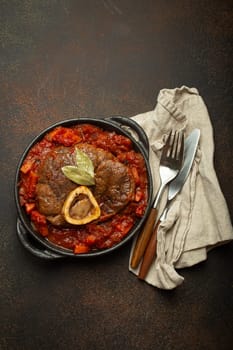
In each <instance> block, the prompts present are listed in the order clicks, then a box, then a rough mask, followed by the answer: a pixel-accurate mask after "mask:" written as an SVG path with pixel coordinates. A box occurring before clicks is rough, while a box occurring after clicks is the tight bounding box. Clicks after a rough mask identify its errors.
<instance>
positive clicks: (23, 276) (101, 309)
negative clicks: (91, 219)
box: [0, 0, 233, 350]
mask: <svg viewBox="0 0 233 350" xmlns="http://www.w3.org/2000/svg"><path fill="white" fill-rule="evenodd" d="M0 5H1V21H0V81H1V94H0V123H1V129H0V130H1V137H0V146H1V147H0V152H1V180H0V181H1V182H0V183H1V199H2V200H1V221H0V223H1V239H0V278H1V282H0V349H1V350H8V349H10V350H11V349H13V350H18V349H19V350H21V349H22V350H31V349H40V350H43V349H73V348H76V349H89V350H92V349H93V350H94V349H109V350H114V349H126V350H128V349H129V350H131V349H132V350H133V349H140V350H141V349H145V350H147V349H148V350H149V349H160V350H163V349H166V350H169V349H172V350H174V349H179V350H181V349H193V350H194V349H195V350H196V349H202V350H210V349H211V350H212V349H216V350H217V349H218V350H220V349H224V350H225V349H232V342H233V333H232V320H233V244H232V243H230V244H229V245H226V246H223V247H221V248H218V249H216V250H214V251H212V252H210V254H209V259H208V261H207V262H204V263H202V264H200V265H198V266H195V267H193V268H191V269H188V270H184V271H182V273H183V275H184V277H185V282H184V284H183V285H182V286H180V287H179V288H178V289H177V290H175V291H172V292H164V291H159V290H156V289H154V288H152V287H150V286H148V285H146V284H145V283H143V282H140V281H138V280H137V279H136V278H135V277H134V276H133V275H132V274H130V273H129V272H128V269H127V265H128V257H129V250H130V244H128V245H127V246H125V247H124V248H122V249H121V250H119V251H118V252H115V253H114V254H112V255H111V256H106V257H104V258H101V259H99V258H98V259H97V260H94V261H93V260H91V261H83V260H82V261H68V260H66V261H56V262H45V261H42V260H40V259H38V258H36V257H33V256H31V255H30V254H29V253H28V252H27V251H25V250H24V248H23V247H22V246H21V245H20V243H19V242H18V240H17V239H16V209H15V205H14V197H13V184H14V173H15V169H16V165H17V162H18V159H19V157H20V155H21V153H22V152H23V150H24V148H25V147H26V145H27V144H28V143H29V142H30V141H31V139H32V138H33V137H34V136H35V135H36V134H37V133H38V132H40V131H41V130H42V129H44V128H45V127H47V126H49V125H50V124H51V123H53V122H57V121H60V120H63V119H67V118H70V117H77V116H89V117H92V116H101V117H104V116H108V115H112V114H119V115H126V116H132V115H135V114H137V113H139V112H145V111H148V110H150V109H152V108H153V107H154V105H155V103H156V96H157V94H158V92H159V90H160V89H161V88H174V87H176V86H181V85H187V86H195V87H196V88H198V90H199V92H200V94H201V95H202V96H203V98H204V100H205V102H206V104H207V107H208V110H209V113H210V115H211V120H212V124H213V128H214V133H215V167H216V172H217V175H218V177H219V182H220V185H221V188H222V191H223V193H224V196H225V198H226V200H227V204H228V207H229V210H230V213H231V218H233V187H232V182H233V175H232V174H233V172H232V170H233V169H232V149H233V137H232V136H233V134H232V130H233V118H232V106H233V104H232V94H233V85H232V36H233V23H232V15H233V13H232V12H233V11H232V1H227V0H223V1H218V0H213V1H206V0H202V1H185V0H181V1H169V2H168V1H164V0H158V1H154V0H147V1H141V0H140V1H139V0H99V1H94V0H85V1H82V0H73V1H72V0H51V1H45V0H41V1H36V0H22V1H19V0H13V1H4V0H1V1H0Z"/></svg>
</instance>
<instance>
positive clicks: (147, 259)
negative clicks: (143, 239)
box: [138, 220, 160, 280]
mask: <svg viewBox="0 0 233 350" xmlns="http://www.w3.org/2000/svg"><path fill="white" fill-rule="evenodd" d="M159 224H160V220H159V221H158V222H157V224H156V226H155V229H154V231H153V233H152V235H151V238H150V241H149V243H148V245H147V247H146V250H145V253H144V256H143V260H142V263H141V266H140V270H139V274H138V278H139V279H142V280H144V279H145V278H146V275H147V273H148V271H149V268H150V266H151V264H152V262H153V260H154V259H155V257H156V247H157V230H158V227H159Z"/></svg>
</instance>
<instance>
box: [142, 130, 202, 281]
mask: <svg viewBox="0 0 233 350" xmlns="http://www.w3.org/2000/svg"><path fill="white" fill-rule="evenodd" d="M199 139H200V130H199V129H194V130H193V131H192V132H191V134H190V135H189V136H188V137H187V139H186V140H185V143H184V164H183V167H182V168H181V170H180V172H179V174H178V175H177V177H176V178H175V179H174V180H173V181H172V182H171V183H170V185H169V187H168V199H167V204H166V207H165V209H164V211H163V213H162V215H161V217H160V219H159V221H158V222H157V224H156V226H155V229H154V232H153V234H152V236H151V238H150V241H149V243H148V245H147V248H146V251H145V253H144V256H143V260H142V263H141V266H140V270H139V274H138V278H140V279H145V277H146V275H147V273H148V270H149V268H150V266H151V263H152V261H153V259H154V258H155V255H156V245H157V230H158V227H159V225H160V222H161V221H163V220H165V218H166V214H167V211H168V208H169V205H170V203H171V201H172V200H173V199H174V198H175V196H176V195H177V194H178V193H179V192H180V190H181V189H182V187H183V185H184V183H185V181H186V179H187V177H188V175H189V172H190V170H191V167H192V164H193V161H194V157H195V154H196V150H197V146H198V142H199Z"/></svg>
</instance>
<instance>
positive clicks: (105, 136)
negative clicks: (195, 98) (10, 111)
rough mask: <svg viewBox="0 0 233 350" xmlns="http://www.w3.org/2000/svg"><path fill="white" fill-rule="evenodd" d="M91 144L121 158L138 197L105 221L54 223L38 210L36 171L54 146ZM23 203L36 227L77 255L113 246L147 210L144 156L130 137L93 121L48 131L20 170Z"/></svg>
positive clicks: (43, 234)
mask: <svg viewBox="0 0 233 350" xmlns="http://www.w3.org/2000/svg"><path fill="white" fill-rule="evenodd" d="M80 142H81V143H85V142H86V143H88V144H91V145H94V146H96V147H100V148H102V149H104V150H106V151H108V152H111V153H112V154H113V155H114V156H115V157H117V159H118V161H120V162H121V163H123V164H125V165H127V166H128V168H129V169H130V170H131V172H132V175H133V177H134V181H135V185H136V187H135V196H134V200H132V201H131V202H130V203H129V204H128V205H127V206H126V207H125V208H124V209H123V210H121V211H120V212H118V213H117V214H115V215H114V216H113V217H112V218H111V219H108V220H106V221H104V222H97V223H95V222H94V221H93V222H91V223H88V224H85V225H80V226H71V227H66V228H63V227H57V226H53V225H52V224H51V223H49V222H48V221H47V220H46V217H45V216H44V215H43V214H41V213H40V212H39V211H38V209H37V203H36V193H35V189H36V184H37V181H38V175H37V170H38V167H39V165H40V163H41V162H42V161H43V159H45V157H46V155H47V154H48V153H49V152H51V151H52V150H53V149H54V148H55V147H57V146H59V145H63V146H66V147H72V146H74V145H76V144H78V143H80ZM20 170H21V171H20V182H19V196H20V204H21V206H22V207H24V208H25V211H26V213H27V214H28V215H29V217H30V220H31V222H32V224H33V226H34V227H35V228H36V230H37V231H38V232H39V233H40V234H41V235H42V236H43V237H45V239H47V240H48V241H50V242H52V243H53V244H55V245H58V246H61V247H63V248H66V249H70V250H72V251H73V252H74V253H75V254H82V253H87V252H90V251H96V250H100V249H107V248H110V247H112V246H114V245H116V244H117V243H119V242H120V241H122V240H123V239H124V237H125V236H127V234H128V233H129V231H130V230H131V229H132V227H133V225H134V224H135V222H136V221H137V219H138V218H141V217H142V216H143V214H144V212H145V209H146V206H147V201H148V179H147V171H146V166H145V162H144V159H143V157H142V155H141V154H140V153H138V152H136V151H135V150H134V149H133V145H132V142H131V140H130V139H129V138H127V137H125V136H123V135H120V134H117V133H115V132H113V131H106V130H103V129H101V128H99V127H97V126H93V125H90V124H80V125H76V126H73V127H62V126H60V127H57V128H55V129H53V130H52V131H50V132H48V133H47V134H46V135H45V136H44V138H43V139H42V140H41V141H40V142H38V143H36V144H35V145H34V146H33V147H32V148H31V149H30V151H29V152H28V154H27V156H26V158H25V160H24V162H23V164H22V166H21V169H20Z"/></svg>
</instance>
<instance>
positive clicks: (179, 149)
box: [130, 131, 184, 269]
mask: <svg viewBox="0 0 233 350" xmlns="http://www.w3.org/2000/svg"><path fill="white" fill-rule="evenodd" d="M183 154H184V135H183V132H182V131H171V132H170V134H169V136H168V139H167V141H166V143H165V145H164V148H163V151H162V155H161V160H160V166H159V174H160V179H161V185H160V188H159V191H158V194H157V196H156V197H155V199H154V203H153V205H152V208H151V211H150V214H149V216H148V219H147V221H146V224H145V226H144V228H143V231H142V232H141V234H140V235H139V237H138V239H137V242H136V244H135V247H134V250H133V254H132V257H131V262H130V266H131V267H132V268H133V269H135V268H137V267H138V264H139V262H140V260H141V259H142V257H143V254H144V252H145V250H146V247H147V244H148V242H149V240H150V237H151V235H152V232H153V228H154V225H155V221H156V218H157V215H158V209H157V205H158V203H159V200H160V198H161V195H162V193H163V191H164V189H165V187H166V185H167V184H168V183H169V182H170V181H172V180H173V179H174V178H175V177H176V176H177V174H178V172H179V170H180V169H181V166H182V162H183Z"/></svg>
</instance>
